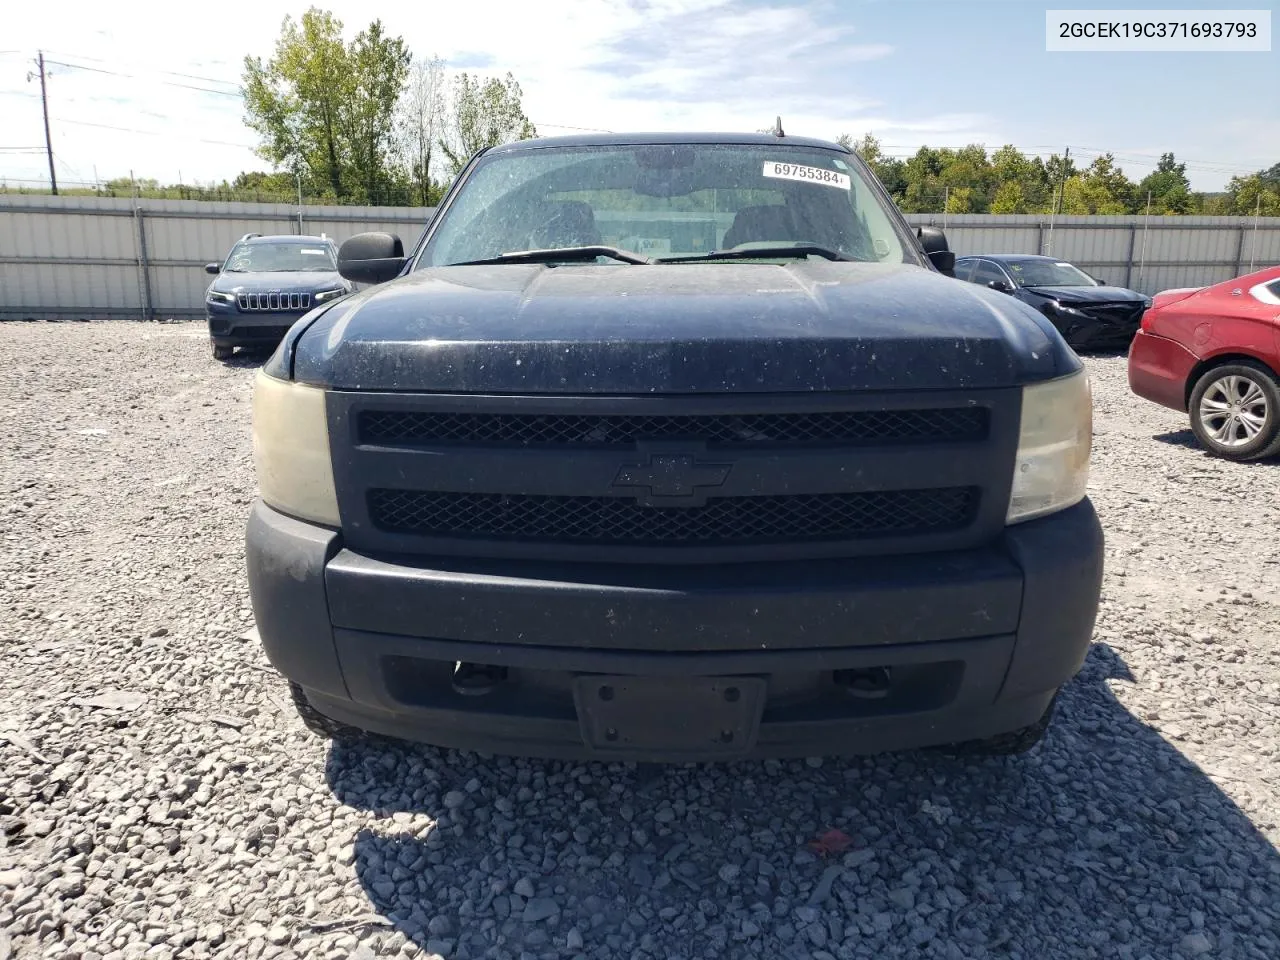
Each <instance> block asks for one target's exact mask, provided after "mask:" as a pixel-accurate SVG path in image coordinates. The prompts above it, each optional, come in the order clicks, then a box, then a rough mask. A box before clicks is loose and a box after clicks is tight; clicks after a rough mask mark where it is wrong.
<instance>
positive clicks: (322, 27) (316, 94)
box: [244, 7, 410, 203]
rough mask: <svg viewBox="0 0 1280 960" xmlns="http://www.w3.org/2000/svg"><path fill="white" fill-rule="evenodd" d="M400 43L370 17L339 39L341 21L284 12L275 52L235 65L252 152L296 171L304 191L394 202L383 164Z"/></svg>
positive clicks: (315, 12) (402, 76) (399, 74)
mask: <svg viewBox="0 0 1280 960" xmlns="http://www.w3.org/2000/svg"><path fill="white" fill-rule="evenodd" d="M409 60H410V55H409V50H408V48H407V47H406V46H405V43H404V41H403V40H402V39H400V38H399V37H390V36H388V35H387V34H386V33H385V31H384V30H383V27H382V24H381V22H379V21H377V20H375V21H374V22H373V23H371V24H370V25H369V26H368V27H367V28H366V29H365V30H363V31H361V32H360V33H359V34H358V35H357V36H356V37H355V39H354V40H353V41H352V42H351V43H349V44H347V43H344V42H343V39H342V22H341V21H340V20H338V19H337V18H336V17H334V16H333V14H331V13H328V12H326V11H323V10H319V9H317V8H315V7H312V8H311V9H309V10H307V12H306V13H304V14H303V15H302V18H301V21H300V22H299V21H295V20H294V19H293V18H292V17H286V18H285V20H284V23H283V25H282V26H281V30H280V37H279V38H278V39H277V41H276V50H275V55H274V56H273V57H271V59H269V60H268V61H267V62H266V63H263V61H262V58H261V57H246V58H245V62H244V99H245V121H246V123H248V125H249V126H250V127H251V128H253V129H254V130H255V131H256V132H257V133H258V136H259V138H260V143H259V145H258V151H257V152H258V154H259V156H261V157H262V158H263V159H265V160H268V161H270V162H271V163H273V164H274V165H276V166H277V167H283V168H285V169H287V170H292V171H297V172H298V173H300V174H301V175H302V177H303V180H304V186H305V187H306V189H307V192H309V193H324V194H328V195H330V196H331V197H332V198H333V199H335V200H340V201H343V200H345V201H353V200H354V201H357V202H371V203H385V202H389V201H392V200H394V199H398V198H396V197H394V196H393V194H394V193H395V192H396V191H395V190H394V189H393V188H394V186H395V185H396V179H397V178H396V176H395V174H394V172H393V171H392V170H391V168H390V166H389V164H388V162H387V157H388V147H389V145H390V139H391V134H392V126H393V124H392V119H393V116H394V112H395V108H396V104H397V103H398V101H399V99H400V92H401V90H402V89H403V88H404V85H405V80H406V77H407V74H408V69H409Z"/></svg>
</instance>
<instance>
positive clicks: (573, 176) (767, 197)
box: [416, 144, 919, 267]
mask: <svg viewBox="0 0 1280 960" xmlns="http://www.w3.org/2000/svg"><path fill="white" fill-rule="evenodd" d="M900 229H901V228H900V227H899V226H898V225H897V224H896V222H895V217H894V214H892V213H891V212H890V211H889V210H888V209H886V206H885V204H884V202H883V201H882V200H881V197H880V195H879V194H878V193H877V192H876V191H875V190H874V189H873V188H872V187H871V185H870V184H869V183H868V182H867V180H866V179H864V177H863V174H862V173H861V171H860V170H859V168H858V166H857V165H856V164H854V163H853V162H852V158H850V157H849V155H848V154H845V153H843V152H839V151H836V150H828V149H823V148H819V147H804V146H775V145H771V144H624V145H617V146H589V147H579V146H572V147H558V146H557V147H539V148H534V149H529V150H519V151H513V152H510V153H498V154H495V155H493V156H491V157H487V158H483V159H482V160H481V161H480V162H479V163H478V164H477V165H476V167H475V169H474V170H473V171H472V172H471V173H470V175H469V176H468V177H467V179H466V181H465V182H464V183H463V184H462V185H461V187H460V188H459V190H458V193H457V195H456V197H455V198H454V199H453V200H452V202H451V203H450V204H449V206H448V207H447V208H446V209H445V210H444V211H443V215H442V217H441V220H440V222H439V223H438V225H437V226H436V228H435V229H434V231H433V232H432V234H431V237H430V239H429V240H428V242H427V244H426V246H425V247H424V248H423V250H422V253H421V255H420V256H419V259H418V261H417V264H416V265H417V267H427V266H441V265H447V264H459V263H466V262H469V261H474V260H485V259H490V258H494V257H500V256H502V255H503V254H506V253H512V252H515V251H522V250H545V249H564V248H570V247H585V246H604V247H611V248H615V249H616V250H619V251H626V252H628V253H634V254H639V255H641V256H643V257H649V258H652V259H654V260H663V259H667V258H671V259H676V258H681V257H686V258H687V257H698V256H705V255H707V254H709V253H711V252H713V251H721V250H735V251H747V250H750V249H751V248H752V247H758V248H760V249H761V250H762V251H764V250H765V248H768V251H767V256H768V257H769V258H771V259H772V258H775V257H779V256H786V254H785V253H779V252H778V249H777V248H779V247H783V248H785V247H790V246H799V245H808V246H810V247H819V248H823V249H825V250H827V251H832V252H834V253H835V254H838V255H839V258H840V259H850V260H866V261H876V262H883V263H902V262H904V261H905V262H908V263H918V262H919V260H918V259H917V257H916V254H915V253H914V252H912V250H911V248H910V247H909V245H908V241H907V239H906V237H905V235H904V234H903V233H901V232H900ZM578 262H582V261H581V259H579V261H578ZM587 262H593V263H600V264H606V263H607V264H610V265H614V266H621V265H624V264H622V263H621V262H620V261H619V260H617V259H615V258H610V257H605V256H601V257H599V258H593V259H588V261H587Z"/></svg>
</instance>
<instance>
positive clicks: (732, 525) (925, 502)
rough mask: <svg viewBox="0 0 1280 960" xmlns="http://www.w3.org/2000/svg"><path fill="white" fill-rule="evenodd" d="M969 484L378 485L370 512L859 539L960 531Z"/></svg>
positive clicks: (440, 520)
mask: <svg viewBox="0 0 1280 960" xmlns="http://www.w3.org/2000/svg"><path fill="white" fill-rule="evenodd" d="M978 500H979V491H978V490H977V489H976V488H974V487H941V488H936V489H928V490H881V491H873V492H863V493H832V494H798V495H791V496H787V495H783V496H766V497H722V498H716V499H712V500H709V501H708V502H707V503H706V504H704V505H702V506H697V507H669V508H661V507H650V506H645V505H643V504H641V503H639V502H638V501H636V500H633V499H629V498H624V497H562V496H528V495H504V494H477V493H435V492H425V491H412V490H388V489H374V490H370V491H369V493H368V507H369V516H370V519H371V520H372V521H373V523H374V524H375V525H376V526H377V527H378V528H379V529H380V530H383V531H385V532H388V533H410V534H418V535H421V536H432V537H445V538H481V539H489V540H514V541H535V542H541V543H578V544H614V545H622V546H626V545H630V546H646V545H651V546H661V545H681V544H690V543H697V544H708V545H715V544H752V543H756V544H768V543H783V542H786V543H797V542H816V541H824V540H858V539H866V538H872V537H887V536H911V535H919V534H929V533H935V534H936V533H942V532H947V531H952V530H958V529H960V528H962V527H964V526H966V525H967V524H969V523H970V522H971V521H972V520H973V518H974V515H975V513H976V512H977V508H978Z"/></svg>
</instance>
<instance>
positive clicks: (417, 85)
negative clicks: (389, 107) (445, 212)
mask: <svg viewBox="0 0 1280 960" xmlns="http://www.w3.org/2000/svg"><path fill="white" fill-rule="evenodd" d="M444 94H445V89H444V61H443V60H441V59H440V58H439V57H432V58H430V59H429V60H415V61H414V63H413V66H412V67H411V68H410V71H409V84H408V86H407V87H406V88H405V91H404V96H403V97H402V98H401V100H400V113H399V120H398V124H397V126H398V136H399V142H400V154H401V156H402V157H403V159H404V162H405V165H406V166H407V167H408V168H409V179H410V180H411V181H412V182H413V188H414V191H415V194H416V198H417V200H418V202H419V203H421V204H422V205H423V206H424V207H429V206H431V205H432V204H433V203H435V202H436V201H437V200H438V199H439V196H438V194H437V192H436V186H435V181H434V179H433V178H432V171H433V170H434V169H435V167H434V161H435V160H436V159H437V154H436V144H437V142H438V141H439V140H440V137H441V134H442V132H443V130H442V127H443V123H444V106H445V105H444Z"/></svg>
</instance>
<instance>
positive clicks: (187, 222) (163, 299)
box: [0, 195, 431, 320]
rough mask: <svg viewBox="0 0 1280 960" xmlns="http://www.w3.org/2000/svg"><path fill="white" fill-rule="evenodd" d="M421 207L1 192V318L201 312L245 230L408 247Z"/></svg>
mask: <svg viewBox="0 0 1280 960" xmlns="http://www.w3.org/2000/svg"><path fill="white" fill-rule="evenodd" d="M430 215H431V210H430V209H428V208H424V207H339V206H312V207H298V206H295V205H290V204H284V203H203V202H200V201H196V200H134V199H132V198H128V197H118V198H111V197H52V196H29V195H28V196H23V195H16V196H0V319H28V318H30V319H40V318H48V319H66V320H105V319H112V318H124V319H137V320H153V319H165V318H170V317H173V318H178V317H200V316H203V315H204V292H205V289H206V288H207V287H208V285H209V276H208V275H207V274H206V273H205V272H204V269H203V268H204V265H205V264H206V263H211V262H213V261H215V260H221V259H222V258H223V257H225V256H226V255H227V252H228V251H229V250H230V249H231V247H232V245H233V244H234V243H235V242H236V241H237V240H239V239H240V238H241V237H242V236H244V235H245V234H246V233H263V234H281V233H292V234H297V233H305V234H309V235H318V234H321V233H324V234H327V235H328V236H330V237H333V238H334V239H335V240H336V241H338V242H339V243H341V242H342V241H343V240H344V239H346V238H347V237H349V236H351V235H352V234H355V233H360V232H361V231H364V230H387V231H390V232H392V233H398V234H400V236H401V237H403V238H404V241H405V243H406V244H410V243H412V242H414V241H415V240H416V239H417V238H418V236H419V234H421V232H422V228H423V226H424V225H425V224H426V222H427V219H428V218H429V217H430Z"/></svg>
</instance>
